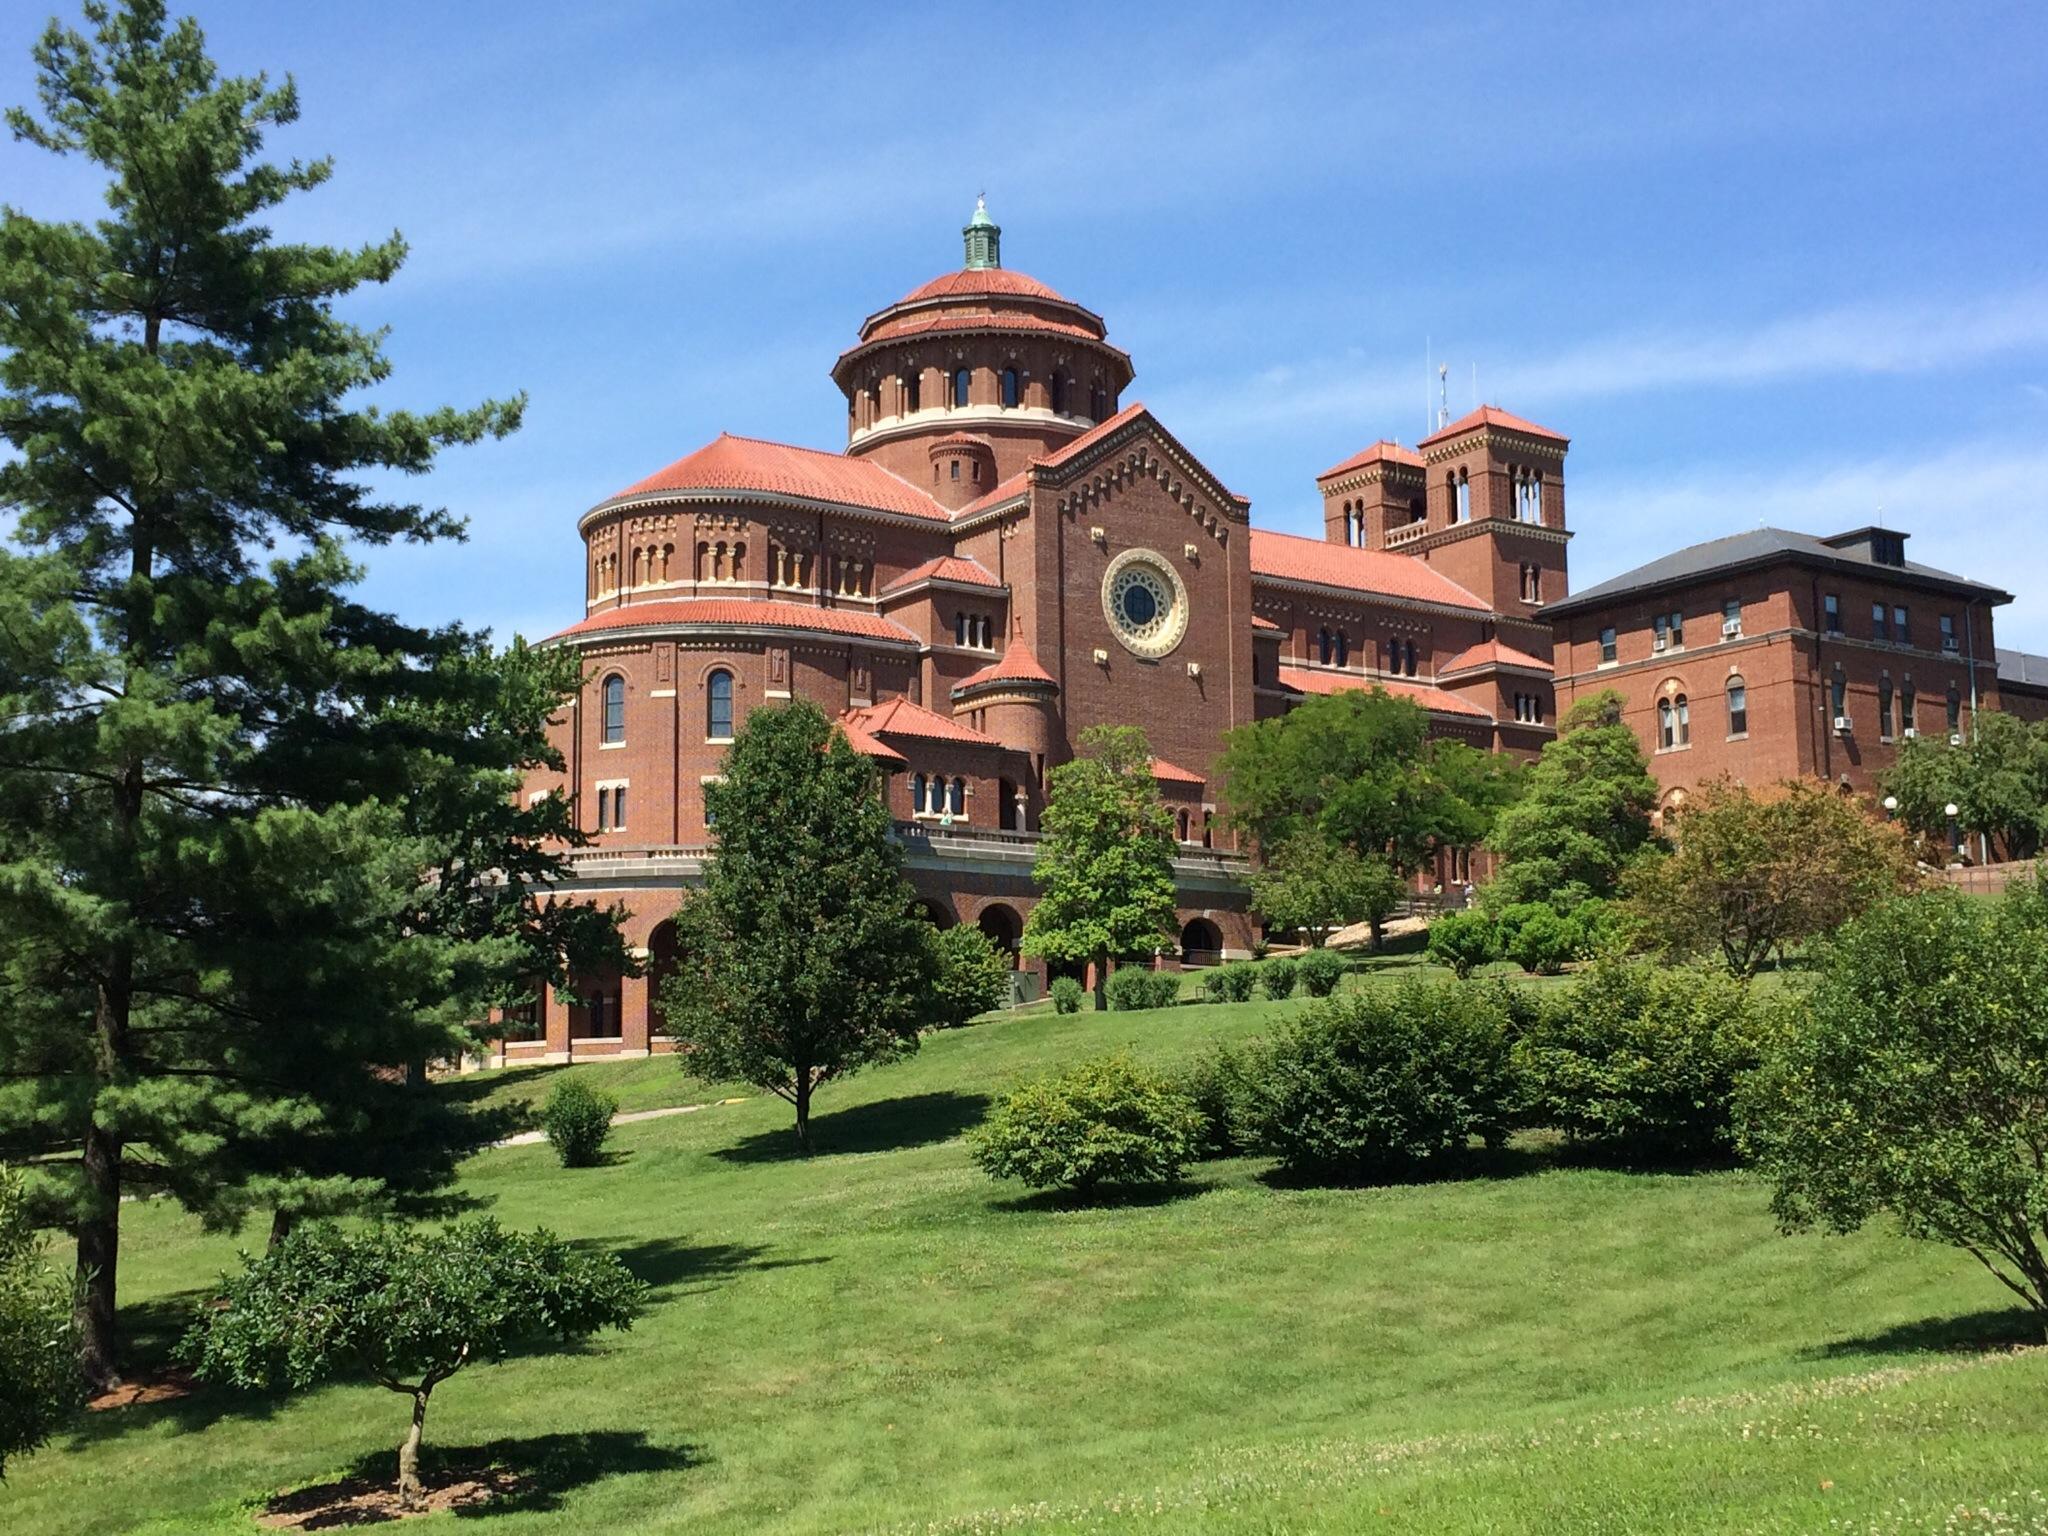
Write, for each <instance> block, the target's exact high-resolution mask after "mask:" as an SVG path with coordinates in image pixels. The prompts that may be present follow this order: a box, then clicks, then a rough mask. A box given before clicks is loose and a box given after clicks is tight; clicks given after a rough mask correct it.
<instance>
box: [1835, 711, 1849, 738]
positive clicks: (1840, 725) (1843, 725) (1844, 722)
mask: <svg viewBox="0 0 2048 1536" xmlns="http://www.w3.org/2000/svg"><path fill="white" fill-rule="evenodd" d="M1835 729H1836V730H1837V731H1840V732H1841V733H1842V734H1843V735H1844V736H1846V735H1848V734H1849V717H1848V716H1847V715H1837V716H1835Z"/></svg>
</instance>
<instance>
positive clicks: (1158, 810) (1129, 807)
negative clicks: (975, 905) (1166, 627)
mask: <svg viewBox="0 0 2048 1536" xmlns="http://www.w3.org/2000/svg"><path fill="white" fill-rule="evenodd" d="M1080 746H1081V752H1082V755H1081V756H1080V757H1077V758H1075V759H1074V760H1073V761H1072V762H1070V763H1062V764H1060V765H1059V767H1057V768H1055V769H1053V771H1052V772H1051V774H1049V775H1048V779H1049V781H1050V782H1049V784H1048V786H1047V794H1046V804H1045V814H1044V816H1043V817H1042V818H1040V823H1039V825H1040V829H1041V831H1042V832H1043V833H1044V839H1043V841H1042V842H1041V843H1040V844H1039V850H1038V862H1037V864H1036V865H1035V866H1034V867H1033V869H1032V876H1033V878H1035V879H1036V880H1037V881H1038V884H1039V887H1040V894H1039V898H1038V904H1037V905H1036V906H1034V907H1033V908H1032V909H1031V916H1030V917H1029V918H1027V919H1026V920H1025V923H1024V942H1023V948H1024V952H1025V953H1026V954H1028V955H1043V956H1044V957H1046V958H1047V959H1049V960H1061V961H1068V962H1085V963H1088V964H1092V965H1093V966H1094V967H1095V1006H1096V1007H1097V1008H1101V1007H1103V1006H1105V998H1104V995H1103V988H1104V985H1105V983H1106V982H1107V980H1108V971H1109V962H1110V961H1111V960H1122V959H1128V958H1132V957H1135V956H1140V955H1149V954H1151V953H1152V951H1153V950H1154V949H1155V948H1157V947H1158V946H1159V945H1160V944H1161V943H1162V942H1163V941H1164V940H1165V939H1166V938H1167V937H1168V936H1169V935H1170V934H1171V933H1172V931H1173V920H1174V915H1175V906H1174V885H1173V818H1172V816H1171V815H1169V814H1168V812H1167V810H1166V807H1165V806H1163V805H1161V804H1160V803H1159V785H1158V782H1157V781H1156V780H1155V779H1154V778H1153V777H1152V749H1151V747H1150V745H1149V744H1148V743H1147V742H1146V740H1145V733H1144V732H1143V731H1141V730H1139V729H1138V728H1137V727H1136V726H1134V725H1095V726H1090V727H1089V728H1088V729H1087V730H1085V731H1083V732H1082V733H1081V741H1080Z"/></svg>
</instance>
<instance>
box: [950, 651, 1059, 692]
mask: <svg viewBox="0 0 2048 1536" xmlns="http://www.w3.org/2000/svg"><path fill="white" fill-rule="evenodd" d="M986 683H1042V684H1045V685H1047V686H1050V687H1057V686H1058V683H1057V681H1056V680H1055V679H1054V677H1053V675H1052V674H1051V673H1050V672H1048V671H1046V670H1045V668H1044V667H1041V666H1040V665H1039V664H1038V658H1037V657H1036V656H1034V655H1032V654H1031V649H1030V647H1029V646H1027V645H1025V643H1024V642H1023V641H1022V640H1012V641H1011V642H1010V644H1009V647H1008V648H1007V649H1006V650H1005V651H1004V652H1003V655H1002V659H1001V660H1000V661H997V662H994V663H992V664H991V665H989V666H986V667H983V668H982V669H981V670H980V671H979V672H976V673H974V674H973V675H972V676H970V677H964V678H962V679H961V680H960V681H959V682H957V683H955V684H954V685H953V692H955V693H965V692H966V691H967V690H968V689H970V688H979V687H981V686H983V685H984V684H986Z"/></svg>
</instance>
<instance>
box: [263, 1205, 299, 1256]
mask: <svg viewBox="0 0 2048 1536" xmlns="http://www.w3.org/2000/svg"><path fill="white" fill-rule="evenodd" d="M298 1224H299V1218H298V1216H297V1215H296V1214H295V1213H293V1212H291V1211H287V1210H282V1209H280V1210H275V1211H272V1212H271V1213H270V1243H269V1246H268V1248H267V1249H266V1250H265V1251H266V1252H269V1253H275V1252H277V1245H278V1244H279V1243H281V1242H283V1241H284V1240H285V1239H286V1238H288V1237H290V1236H291V1235H292V1228H293V1227H296V1226H297V1225H298Z"/></svg>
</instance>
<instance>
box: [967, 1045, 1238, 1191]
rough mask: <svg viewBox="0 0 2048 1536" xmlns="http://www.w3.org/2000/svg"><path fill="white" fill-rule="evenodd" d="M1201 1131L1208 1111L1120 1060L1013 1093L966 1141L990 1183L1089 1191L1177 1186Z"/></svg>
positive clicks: (1083, 1067)
mask: <svg viewBox="0 0 2048 1536" xmlns="http://www.w3.org/2000/svg"><path fill="white" fill-rule="evenodd" d="M1203 1131H1204V1122H1203V1116H1202V1112H1201V1111H1200V1110H1199V1109H1198V1108H1196V1107H1195V1105H1194V1103H1193V1102H1192V1101H1191V1100H1190V1099H1189V1098H1188V1097H1187V1096H1186V1095H1185V1094H1184V1093H1181V1092H1179V1091H1178V1090H1176V1089H1175V1087H1174V1086H1173V1085H1172V1084H1171V1083H1170V1082H1168V1081H1167V1080H1166V1079H1165V1078H1163V1077H1160V1076H1158V1075H1157V1074H1155V1073H1152V1072H1148V1071H1146V1070H1145V1069H1144V1068H1142V1067H1139V1066H1138V1065H1137V1064H1136V1063H1134V1062H1133V1061H1132V1060H1131V1059H1130V1058H1129V1057H1127V1056H1121V1055H1119V1056H1106V1057H1102V1058H1100V1059H1099V1060H1095V1061H1089V1062H1083V1063H1082V1064H1081V1065H1080V1066H1078V1067H1075V1068H1073V1069H1071V1070H1070V1071H1067V1072H1062V1073H1060V1074H1059V1075H1058V1076H1055V1077H1049V1078H1045V1079H1043V1080H1041V1081H1039V1082H1035V1083H1027V1084H1026V1085H1024V1086H1023V1087H1021V1088H1018V1089H1015V1090H1013V1091H1012V1092H1010V1093H1009V1094H1007V1095H1005V1096H1004V1097H1003V1098H1002V1099H1001V1100H1000V1101H999V1102H998V1103H997V1104H996V1107H995V1109H994V1110H993V1111H991V1112H990V1114H989V1117H988V1119H987V1120H986V1121H984V1122H983V1123H982V1124H981V1126H980V1127H979V1128H977V1129H976V1130H975V1131H973V1132H972V1133H970V1135H969V1137H968V1144H969V1148H970V1150H971V1151H972V1153H973V1156H974V1160H975V1162H977V1163H978V1164H980V1165H981V1168H982V1170H983V1171H984V1172H985V1173H987V1174H988V1176H989V1177H990V1178H992V1179H1021V1180H1023V1182H1024V1183H1025V1184H1027V1185H1029V1186H1030V1187H1031V1188H1033V1189H1051V1188H1056V1187H1057V1188H1066V1189H1092V1188H1095V1187H1097V1186H1099V1185H1104V1184H1166V1183H1171V1182H1173V1181H1174V1180H1175V1179H1177V1178H1179V1177H1180V1171H1181V1169H1182V1168H1183V1167H1185V1166H1186V1165H1187V1164H1188V1162H1190V1161H1191V1160H1192V1159H1193V1158H1194V1156H1195V1153H1196V1151H1197V1150H1198V1149H1199V1147H1200V1145H1201V1140H1202V1136H1203Z"/></svg>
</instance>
